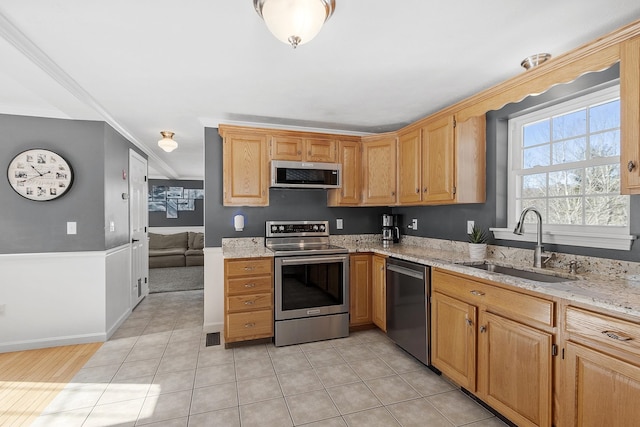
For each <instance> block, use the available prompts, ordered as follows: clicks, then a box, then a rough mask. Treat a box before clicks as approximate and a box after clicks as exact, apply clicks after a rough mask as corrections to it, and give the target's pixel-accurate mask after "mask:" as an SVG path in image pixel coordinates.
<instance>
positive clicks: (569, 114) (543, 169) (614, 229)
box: [496, 86, 630, 249]
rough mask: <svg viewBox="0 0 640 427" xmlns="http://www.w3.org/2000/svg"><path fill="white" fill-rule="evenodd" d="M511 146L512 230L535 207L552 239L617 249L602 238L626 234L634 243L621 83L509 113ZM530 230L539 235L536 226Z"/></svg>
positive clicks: (548, 238)
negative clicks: (623, 157) (623, 176)
mask: <svg viewBox="0 0 640 427" xmlns="http://www.w3.org/2000/svg"><path fill="white" fill-rule="evenodd" d="M509 149H510V155H509V171H510V172H509V197H508V209H509V212H508V222H509V227H510V228H511V229H513V227H514V226H515V224H516V223H517V222H518V219H519V217H520V213H521V212H522V210H523V209H525V208H527V207H530V206H534V207H536V208H537V210H538V211H539V212H540V214H541V215H542V220H543V224H544V227H543V230H544V231H545V232H548V235H545V237H544V241H545V242H548V243H561V244H573V245H579V246H594V247H613V246H611V244H610V243H606V244H603V243H602V242H601V241H599V237H605V236H606V237H607V238H614V239H615V236H620V237H621V238H622V240H623V241H626V245H627V246H629V242H630V236H628V235H629V196H622V195H620V87H619V86H614V87H610V88H607V89H604V90H600V91H598V92H595V93H591V94H588V95H584V96H581V97H579V98H576V99H573V100H570V101H566V102H563V103H561V104H558V105H555V106H552V107H548V108H544V109H541V110H537V111H535V112H532V113H528V114H526V115H522V116H519V117H516V118H512V119H510V120H509ZM535 221H536V219H535V216H534V215H528V216H527V218H526V223H531V224H534V223H535ZM525 230H526V231H528V232H530V233H532V234H533V235H534V236H535V231H536V229H535V227H533V226H529V227H525ZM545 234H546V233H545ZM496 237H498V236H496ZM513 237H514V236H512V237H503V238H511V239H513ZM530 239H531V235H530V236H529V238H526V239H525V240H530ZM615 248H616V249H620V248H621V247H615ZM627 249H628V247H627Z"/></svg>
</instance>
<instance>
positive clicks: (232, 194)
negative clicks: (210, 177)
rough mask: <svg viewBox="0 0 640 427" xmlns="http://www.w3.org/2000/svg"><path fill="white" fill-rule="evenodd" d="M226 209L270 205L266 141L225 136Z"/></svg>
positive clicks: (260, 137) (256, 137)
mask: <svg viewBox="0 0 640 427" xmlns="http://www.w3.org/2000/svg"><path fill="white" fill-rule="evenodd" d="M223 158H224V159H223V187H224V197H223V199H224V200H223V201H224V205H225V206H268V205H269V162H268V160H267V137H266V136H265V135H263V134H251V133H246V134H244V133H227V134H225V137H224V145H223Z"/></svg>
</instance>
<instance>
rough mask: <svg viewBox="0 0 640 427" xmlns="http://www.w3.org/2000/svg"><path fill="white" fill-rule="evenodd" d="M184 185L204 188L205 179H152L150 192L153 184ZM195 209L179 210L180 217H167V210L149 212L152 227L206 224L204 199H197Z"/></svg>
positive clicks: (183, 186) (199, 225)
mask: <svg viewBox="0 0 640 427" xmlns="http://www.w3.org/2000/svg"><path fill="white" fill-rule="evenodd" d="M154 185H155V186H165V187H182V188H195V189H203V188H204V187H203V185H204V181H201V180H191V179H189V180H187V179H150V180H149V193H151V187H152V186H154ZM194 202H195V210H194V211H178V218H167V213H166V212H149V226H150V227H189V226H198V227H202V226H203V225H204V200H203V199H197V200H195V201H194Z"/></svg>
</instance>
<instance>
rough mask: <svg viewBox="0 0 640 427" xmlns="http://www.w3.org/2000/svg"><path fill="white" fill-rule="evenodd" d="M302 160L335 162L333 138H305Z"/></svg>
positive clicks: (335, 151) (334, 142)
mask: <svg viewBox="0 0 640 427" xmlns="http://www.w3.org/2000/svg"><path fill="white" fill-rule="evenodd" d="M304 150H305V152H304V157H303V158H304V160H306V161H308V162H323V163H335V162H336V161H337V150H336V140H335V139H325V138H307V139H305V140H304Z"/></svg>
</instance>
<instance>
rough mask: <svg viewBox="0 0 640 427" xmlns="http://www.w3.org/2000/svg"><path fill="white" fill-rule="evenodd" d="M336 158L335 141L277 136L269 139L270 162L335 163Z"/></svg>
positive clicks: (319, 138)
mask: <svg viewBox="0 0 640 427" xmlns="http://www.w3.org/2000/svg"><path fill="white" fill-rule="evenodd" d="M337 158H338V157H337V142H336V140H335V139H330V138H321V137H317V138H316V137H305V136H291V135H278V134H276V135H273V136H272V138H271V159H272V160H292V161H305V162H322V163H336V162H337Z"/></svg>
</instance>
